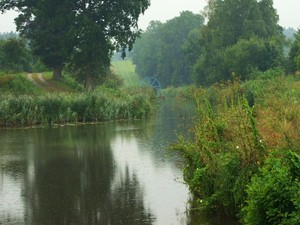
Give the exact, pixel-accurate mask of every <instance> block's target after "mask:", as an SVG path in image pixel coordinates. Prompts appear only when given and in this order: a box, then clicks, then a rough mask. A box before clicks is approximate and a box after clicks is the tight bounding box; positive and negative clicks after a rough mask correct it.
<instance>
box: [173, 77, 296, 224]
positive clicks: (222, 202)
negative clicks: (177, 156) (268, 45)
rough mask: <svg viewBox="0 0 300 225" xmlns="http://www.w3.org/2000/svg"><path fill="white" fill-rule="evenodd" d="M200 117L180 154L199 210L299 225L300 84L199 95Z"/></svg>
mask: <svg viewBox="0 0 300 225" xmlns="http://www.w3.org/2000/svg"><path fill="white" fill-rule="evenodd" d="M193 94H194V96H195V100H196V102H197V119H196V120H195V123H194V124H193V126H192V128H191V129H190V135H189V136H188V137H187V136H183V135H181V136H179V137H178V141H177V143H176V144H174V145H173V146H172V148H173V149H176V150H180V151H181V152H182V153H183V154H184V156H185V158H186V160H187V166H186V168H185V171H184V174H185V180H186V182H187V183H188V184H189V187H190V189H191V190H192V192H193V194H194V196H195V202H194V206H195V208H197V209H198V210H202V211H207V212H212V211H221V212H223V213H226V214H231V215H236V216H237V218H239V219H240V221H241V223H243V224H249V225H252V224H253V225H254V224H256V225H259V224H300V217H299V215H300V201H299V200H300V193H299V187H300V182H299V180H300V157H299V154H300V147H299V146H300V145H299V144H300V122H299V121H300V113H299V112H300V105H299V100H300V80H299V78H296V77H292V76H289V77H284V76H278V77H273V78H272V77H271V78H262V79H257V80H253V81H249V82H247V83H244V84H241V83H240V82H239V81H238V80H234V81H232V82H227V83H223V84H218V85H214V86H212V87H210V88H207V89H197V90H194V92H193Z"/></svg>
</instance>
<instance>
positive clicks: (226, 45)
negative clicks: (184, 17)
mask: <svg viewBox="0 0 300 225" xmlns="http://www.w3.org/2000/svg"><path fill="white" fill-rule="evenodd" d="M206 15H207V16H208V19H209V21H208V23H207V26H206V27H205V28H203V29H202V33H201V41H200V42H201V43H202V46H204V47H205V48H204V50H203V51H202V54H201V55H199V59H198V61H197V62H196V64H195V66H194V77H195V80H196V81H198V82H200V84H202V85H207V84H212V83H214V82H218V81H221V80H226V79H228V77H230V74H231V72H240V70H241V67H244V68H246V67H248V68H247V69H246V70H243V71H242V72H243V73H248V72H249V71H251V70H252V69H256V68H259V69H262V70H266V69H269V68H271V67H274V66H278V65H280V62H279V61H280V60H278V59H279V58H280V57H281V56H282V47H283V40H284V38H283V35H282V28H281V27H280V26H279V25H278V24H277V23H278V15H277V14H276V10H275V9H274V8H273V1H272V0H260V1H258V0H210V1H209V4H208V8H207V9H206ZM252 38H254V39H252ZM257 38H258V39H261V40H258V39H257ZM251 39H252V40H251ZM255 39H256V41H254V40H255ZM242 40H245V41H242ZM259 42H260V43H263V46H261V51H258V52H256V53H255V50H254V51H252V50H251V45H252V47H255V46H257V47H258V45H257V44H259ZM238 43H239V44H238ZM274 44H275V45H276V47H274ZM247 46H248V47H247ZM239 48H240V49H239ZM268 48H269V49H268ZM243 49H244V50H247V51H249V52H242V50H243ZM266 50H270V51H271V52H270V55H268V54H267V53H266ZM241 54H244V55H241ZM256 54H261V55H256ZM238 55H239V56H242V58H240V57H239V56H238ZM264 57H267V58H264ZM270 57H271V58H270ZM257 58H260V59H261V60H263V61H265V62H263V63H265V65H261V62H259V61H258V60H256V59H257ZM234 59H236V60H237V61H234ZM246 59H249V60H250V61H249V62H248V61H247V60H246ZM245 60H246V61H245ZM228 62H231V66H230V67H229V66H228ZM232 63H235V64H237V63H241V64H239V65H238V66H237V65H235V66H233V67H232ZM249 66H250V67H251V68H250V67H249ZM233 69H234V70H235V71H233ZM238 75H241V74H238ZM242 75H243V77H244V78H246V77H247V74H242Z"/></svg>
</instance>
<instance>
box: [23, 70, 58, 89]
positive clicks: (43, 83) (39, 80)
mask: <svg viewBox="0 0 300 225" xmlns="http://www.w3.org/2000/svg"><path fill="white" fill-rule="evenodd" d="M27 78H28V79H29V80H30V81H31V82H32V83H33V84H34V85H36V86H38V87H39V88H41V89H43V90H45V91H47V92H63V91H64V90H63V89H61V88H59V87H57V86H56V85H54V84H53V83H52V81H49V82H48V81H47V80H45V79H44V77H43V74H42V73H36V74H32V73H28V74H27Z"/></svg>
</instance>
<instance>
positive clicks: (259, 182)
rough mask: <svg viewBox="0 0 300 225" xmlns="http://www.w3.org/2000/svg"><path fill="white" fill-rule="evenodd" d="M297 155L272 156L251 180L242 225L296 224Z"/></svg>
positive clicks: (299, 219)
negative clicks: (243, 224)
mask: <svg viewBox="0 0 300 225" xmlns="http://www.w3.org/2000/svg"><path fill="white" fill-rule="evenodd" d="M299 179H300V156H299V155H297V154H296V153H294V152H292V151H277V152H276V153H273V154H272V155H271V156H270V157H269V158H268V159H267V160H266V162H265V165H264V166H263V167H262V168H261V169H260V171H259V173H258V174H257V175H255V176H254V177H253V178H252V181H251V184H250V185H249V186H248V188H247V193H248V197H247V200H246V202H247V205H246V206H245V207H244V208H243V210H242V211H243V213H244V222H245V224H246V225H261V224H263V225H276V224H281V225H299V224H300V180H299Z"/></svg>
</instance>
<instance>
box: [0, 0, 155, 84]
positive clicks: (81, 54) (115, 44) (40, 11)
mask: <svg viewBox="0 0 300 225" xmlns="http://www.w3.org/2000/svg"><path fill="white" fill-rule="evenodd" d="M149 5H150V1H149V0H129V1H114V0H108V1H100V0H95V1H89V3H87V2H86V1H83V0H80V1H77V0H44V1H38V0H24V1H15V0H5V1H1V3H0V10H8V9H15V8H16V9H18V10H19V12H20V14H19V16H18V18H17V19H16V22H17V29H18V31H19V32H20V33H21V35H23V36H25V37H26V38H28V39H29V40H30V44H31V45H32V48H33V50H34V53H35V54H36V55H38V56H40V57H41V59H42V61H43V62H44V63H45V64H46V65H47V66H48V67H50V68H53V69H54V70H56V72H57V73H56V74H57V75H59V76H58V78H60V76H61V70H62V68H63V66H64V65H65V64H66V63H69V64H71V65H72V68H73V70H74V71H73V72H74V73H75V72H76V73H77V74H79V77H80V78H81V80H83V82H85V83H89V82H90V83H93V81H94V80H100V81H101V78H102V77H103V76H105V74H106V72H107V71H106V69H107V68H108V67H109V64H110V57H111V53H112V51H114V50H116V49H121V50H122V51H125V49H126V47H127V46H128V47H129V49H131V48H132V45H133V42H134V41H135V39H136V37H137V36H138V35H139V33H140V31H139V30H138V27H137V21H138V18H139V15H140V14H141V13H143V12H144V11H145V10H146V9H147V7H148V6H149ZM91 80H92V81H91Z"/></svg>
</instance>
